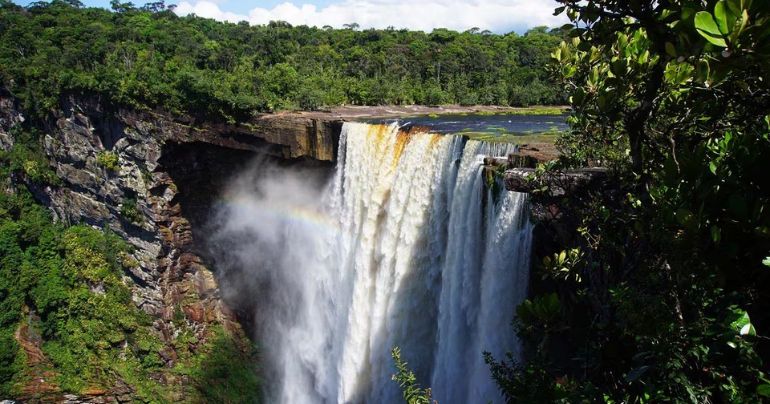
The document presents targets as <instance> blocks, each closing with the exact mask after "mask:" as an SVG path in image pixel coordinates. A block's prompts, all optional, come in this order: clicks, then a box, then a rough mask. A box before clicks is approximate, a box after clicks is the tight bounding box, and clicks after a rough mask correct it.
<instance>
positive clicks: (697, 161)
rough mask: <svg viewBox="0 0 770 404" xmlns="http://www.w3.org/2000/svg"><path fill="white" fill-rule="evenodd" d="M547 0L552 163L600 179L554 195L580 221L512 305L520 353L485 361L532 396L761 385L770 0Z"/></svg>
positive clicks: (748, 394)
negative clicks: (563, 19)
mask: <svg viewBox="0 0 770 404" xmlns="http://www.w3.org/2000/svg"><path fill="white" fill-rule="evenodd" d="M559 2H560V3H562V5H563V7H561V8H560V9H559V10H558V12H564V13H566V14H567V15H568V16H569V17H570V19H571V20H572V21H573V22H574V24H575V26H574V27H573V28H574V29H573V30H572V33H571V36H572V37H573V38H572V39H571V40H569V41H566V42H565V43H563V44H562V45H561V46H560V47H559V48H558V49H557V50H556V51H555V52H554V55H553V56H554V58H555V60H556V61H557V63H558V65H557V69H558V71H559V74H560V75H561V77H562V78H563V81H564V84H565V86H566V87H567V88H569V89H570V96H571V98H570V100H571V104H572V107H573V109H574V113H573V115H572V117H571V124H572V131H571V132H569V133H567V134H565V135H564V136H562V138H561V141H560V142H561V146H562V148H563V151H564V153H565V154H564V157H563V158H562V160H561V161H560V162H559V163H558V164H557V165H556V166H557V168H558V167H561V168H565V167H573V166H583V165H586V164H601V165H605V166H608V167H611V168H612V169H613V173H614V174H613V180H612V181H611V184H610V185H611V186H610V185H608V188H607V189H601V190H585V192H584V193H583V194H582V197H580V198H574V196H573V199H572V200H570V201H564V200H561V201H559V200H556V202H557V203H561V204H562V205H565V206H563V207H564V208H566V209H565V210H571V211H572V212H573V213H574V215H575V217H576V218H578V220H579V224H578V227H579V236H578V237H577V240H575V242H574V245H573V246H571V247H574V248H573V249H570V250H569V251H565V252H563V253H561V254H558V253H557V255H556V256H555V257H554V256H552V257H549V258H548V259H547V260H546V261H544V262H543V265H542V267H541V273H540V274H541V278H542V279H543V281H542V282H540V283H539V284H538V285H537V287H536V289H537V290H540V292H541V293H540V294H538V296H535V297H533V298H532V299H531V300H530V301H528V302H526V303H525V304H524V305H522V306H521V307H520V308H519V316H518V330H519V335H520V336H521V337H522V338H523V339H524V341H526V342H527V343H528V344H529V345H530V347H531V348H532V350H533V351H534V353H533V355H532V356H531V358H529V359H530V360H529V362H528V363H527V364H526V365H514V364H512V363H510V361H496V360H495V359H493V358H490V357H488V361H489V362H490V363H491V364H492V372H493V375H494V377H495V378H496V380H497V381H498V382H499V384H500V386H501V388H502V390H503V392H504V393H505V395H506V397H507V398H508V399H510V400H523V401H529V402H533V401H556V400H562V401H564V402H578V401H580V402H583V401H585V402H596V401H603V402H661V401H675V402H759V401H761V400H762V399H768V398H770V378H768V375H767V370H768V368H767V366H768V359H769V358H770V344H769V343H768V341H770V339H768V338H767V337H766V335H767V333H768V330H770V316H769V315H768V313H770V307H768V304H769V303H768V302H770V290H768V288H767V285H770V268H768V266H767V265H766V264H763V260H765V259H766V257H767V256H768V255H770V211H768V206H770V187H768V186H767V178H766V177H767V173H770V159H768V158H767V156H768V155H770V116H768V113H770V82H769V80H770V3H768V2H767V1H750V0H723V1H700V0H698V1H694V0H686V1H676V2H672V1H653V0H639V1H615V0H589V1H573V0H559ZM544 178H547V176H546V177H544ZM538 200H541V201H550V202H551V203H553V202H554V198H553V197H551V196H549V195H548V194H547V192H546V193H544V194H541V195H539V196H536V197H535V203H537V201H538Z"/></svg>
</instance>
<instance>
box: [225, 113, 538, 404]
mask: <svg viewBox="0 0 770 404" xmlns="http://www.w3.org/2000/svg"><path fill="white" fill-rule="evenodd" d="M513 150H514V146H513V145H509V144H493V143H485V142H479V141H473V140H467V139H465V138H462V137H459V136H448V135H439V134H434V133H427V132H417V130H412V131H411V132H405V131H401V130H399V128H398V126H397V125H395V124H393V125H369V124H363V123H345V124H344V126H343V129H342V134H341V139H340V147H339V156H338V162H337V166H336V171H335V174H334V176H333V178H332V179H331V180H330V181H329V182H328V184H326V185H325V186H324V187H317V186H316V187H314V186H311V185H308V184H307V181H308V179H307V178H306V177H305V176H304V175H302V174H301V173H299V174H298V173H291V172H285V171H284V172H278V171H276V172H274V173H269V174H264V171H265V168H264V167H261V166H258V167H256V168H255V169H254V170H252V174H248V175H247V174H243V175H241V176H240V178H238V179H236V181H234V182H233V185H232V186H231V187H230V190H229V191H228V197H227V199H228V200H229V201H231V202H230V203H226V204H223V205H222V206H221V207H220V209H219V210H218V212H217V213H216V215H215V220H214V223H216V226H215V231H214V235H213V236H212V240H213V242H214V243H217V244H218V245H219V246H220V250H222V251H224V252H225V253H226V255H227V257H228V258H227V265H225V266H226V267H229V268H236V267H237V268H239V271H241V272H240V276H241V277H242V282H249V284H253V285H255V286H254V289H255V290H253V292H252V293H253V299H254V301H255V302H256V306H258V307H259V311H258V313H256V314H255V319H256V320H255V321H256V328H257V330H256V331H255V333H256V335H257V338H258V341H259V345H260V351H261V360H262V363H261V364H260V366H261V367H262V369H263V374H264V378H265V383H264V387H265V394H266V396H267V397H266V399H267V401H268V402H280V403H396V402H400V401H402V398H401V392H400V390H399V387H398V385H397V384H396V383H395V382H393V381H392V380H391V375H392V374H393V373H394V371H395V368H394V363H393V360H392V358H391V357H390V351H391V349H392V348H393V347H396V346H398V347H400V348H401V351H402V357H403V358H404V360H406V361H408V363H409V367H410V368H411V369H412V370H414V371H415V373H416V375H417V378H418V381H419V382H420V383H421V384H423V385H425V386H430V387H431V388H432V392H433V398H434V399H436V400H438V402H439V403H442V404H443V403H447V404H449V403H486V402H490V401H491V402H500V401H502V397H501V396H500V393H499V391H498V388H497V386H496V385H495V383H494V381H493V380H492V379H491V375H490V371H489V368H488V366H487V365H486V364H485V362H484V358H483V356H482V352H491V353H492V354H493V355H495V356H496V357H498V358H499V357H502V356H503V355H504V354H505V353H506V352H511V353H512V354H513V358H514V359H520V347H519V343H518V341H517V339H516V336H515V331H514V329H513V328H512V327H511V321H512V320H513V317H514V312H515V307H516V305H517V304H518V303H519V302H520V301H522V300H523V299H524V297H525V295H526V289H527V284H528V269H529V256H530V245H531V226H530V224H529V222H528V220H527V216H528V215H527V211H526V196H525V195H523V194H517V193H513V192H506V191H504V190H499V191H494V192H499V194H496V195H493V190H492V189H490V188H489V187H487V186H486V184H485V179H484V178H483V177H484V176H483V175H482V164H481V162H482V159H483V157H484V156H505V155H507V154H508V153H510V152H512V151H513ZM254 172H262V175H257V174H254ZM493 188H494V187H493ZM498 188H499V187H498ZM223 246H224V247H223ZM231 270H232V269H231Z"/></svg>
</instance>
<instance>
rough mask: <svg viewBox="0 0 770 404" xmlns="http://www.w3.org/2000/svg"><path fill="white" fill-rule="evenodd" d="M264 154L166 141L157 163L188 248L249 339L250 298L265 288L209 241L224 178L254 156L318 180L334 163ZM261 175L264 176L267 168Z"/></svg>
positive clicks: (253, 300) (251, 323)
mask: <svg viewBox="0 0 770 404" xmlns="http://www.w3.org/2000/svg"><path fill="white" fill-rule="evenodd" d="M269 152H270V150H266V152H265V153H258V152H253V151H245V150H237V149H228V148H224V147H219V146H213V145H210V144H204V143H185V144H178V143H167V144H166V145H164V149H163V153H162V156H163V157H162V158H161V160H160V167H159V170H160V171H165V172H167V173H168V174H169V176H170V177H171V179H172V180H173V183H174V184H175V186H176V187H177V190H176V191H177V192H176V196H175V197H174V200H173V201H172V205H173V204H176V203H178V204H179V208H180V211H181V212H180V214H181V216H182V217H184V218H185V219H187V221H189V223H190V227H191V229H192V238H193V241H192V243H191V244H190V246H189V247H187V248H189V249H190V250H191V251H189V252H190V253H193V254H195V255H197V256H199V257H201V258H202V259H203V261H204V264H205V265H206V266H207V267H208V268H210V269H211V270H212V271H213V272H214V274H215V276H216V277H217V281H218V283H219V285H220V295H221V297H222V299H223V300H224V302H225V303H226V304H227V306H228V307H229V308H230V309H231V310H233V311H234V312H235V314H236V316H237V319H238V321H239V322H240V323H241V324H242V325H243V328H244V330H246V331H247V334H248V336H249V337H250V338H254V337H255V335H254V324H255V319H254V315H255V313H257V312H258V310H257V309H258V308H257V307H256V300H257V299H256V298H255V296H256V295H258V294H259V293H266V292H268V291H267V290H266V288H265V285H260V284H259V283H258V282H257V281H256V280H253V281H252V280H250V279H248V278H247V277H244V274H245V273H247V272H248V271H247V268H240V267H238V266H234V265H232V260H231V259H230V257H228V251H227V246H212V245H211V243H210V242H209V236H210V235H211V232H212V231H213V230H212V226H213V223H211V222H210V221H211V219H212V214H213V213H214V211H215V209H216V207H217V206H218V205H220V204H222V203H225V202H226V201H225V195H224V192H225V190H226V188H227V186H228V185H229V184H230V182H231V181H232V180H233V179H234V178H235V177H236V176H238V175H239V174H241V173H243V172H244V171H245V170H246V169H247V168H248V167H249V166H250V164H252V162H253V161H255V160H260V161H263V162H266V163H268V164H269V165H270V166H272V167H276V168H277V169H278V170H288V171H294V170H297V171H300V172H312V173H313V175H315V176H318V177H320V178H328V177H329V176H330V175H331V174H332V172H333V167H334V166H333V163H330V162H319V161H315V160H309V159H295V160H286V159H281V158H278V157H274V156H273V155H270V154H268V153H269ZM264 175H270V172H265V173H264ZM256 252H259V251H256ZM269 253H270V252H268V251H266V252H265V254H269Z"/></svg>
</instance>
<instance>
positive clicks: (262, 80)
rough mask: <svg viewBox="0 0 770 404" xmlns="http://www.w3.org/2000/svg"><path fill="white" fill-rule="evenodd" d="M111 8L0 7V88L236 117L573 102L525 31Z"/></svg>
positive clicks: (29, 105) (46, 98) (543, 42)
mask: <svg viewBox="0 0 770 404" xmlns="http://www.w3.org/2000/svg"><path fill="white" fill-rule="evenodd" d="M112 8H113V10H112V11H110V10H106V9H101V8H84V7H82V4H81V3H80V2H77V1H61V0H56V1H52V2H50V3H49V2H37V3H32V4H30V5H29V6H27V7H21V6H18V5H16V4H14V3H12V2H9V1H5V0H3V1H0V44H1V46H0V80H2V83H3V84H4V85H5V86H6V87H7V88H9V89H10V90H11V91H12V92H13V93H14V95H16V96H17V97H20V98H21V99H23V101H24V103H25V105H24V106H25V107H26V109H28V110H34V111H39V112H43V111H46V110H47V109H48V108H50V107H51V106H53V105H55V104H56V103H57V102H58V98H59V97H60V96H61V95H62V94H63V93H66V92H75V93H85V94H88V93H89V92H90V93H93V92H98V93H100V94H101V96H102V97H106V98H107V99H108V100H109V101H111V102H113V103H116V104H119V105H126V106H132V107H142V108H145V107H146V108H162V109H165V110H167V111H170V112H175V113H180V112H182V113H190V112H194V113H195V114H196V115H201V116H206V117H209V118H211V117H216V118H225V119H231V120H232V119H239V118H244V117H248V116H249V115H250V114H252V113H254V112H255V111H274V110H283V109H318V108H321V107H327V106H337V105H343V104H353V105H381V104H426V105H436V104H465V105H472V104H495V105H512V106H526V105H533V104H563V103H564V102H566V98H565V95H564V93H563V91H562V89H561V88H560V87H559V86H556V85H555V84H554V83H553V82H552V81H550V80H549V75H548V73H547V70H546V68H545V66H546V64H547V63H548V61H549V55H550V51H551V50H552V49H553V48H554V47H555V46H557V45H558V43H559V42H560V41H561V40H562V34H561V31H559V30H549V29H548V28H545V27H539V28H534V29H532V30H530V31H528V32H526V33H525V34H523V35H519V34H516V33H509V34H504V35H498V34H493V33H491V32H489V31H481V30H479V29H471V30H468V31H466V32H455V31H450V30H447V29H436V30H434V31H432V32H430V33H425V32H421V31H409V30H404V29H402V30H396V29H385V30H376V29H366V30H360V29H359V28H358V26H357V25H356V24H349V25H348V26H347V28H345V29H332V28H330V27H324V28H313V27H307V26H296V27H295V26H291V25H290V24H288V23H286V22H271V23H270V24H268V25H261V26H251V25H249V24H248V23H246V22H241V23H238V24H233V23H227V22H218V21H215V20H211V19H204V18H199V17H196V16H185V17H180V16H177V15H176V14H175V13H174V12H173V11H172V8H169V7H166V6H165V4H164V3H163V2H159V3H150V4H147V5H145V6H143V7H135V6H133V5H132V4H131V3H120V2H113V7H112Z"/></svg>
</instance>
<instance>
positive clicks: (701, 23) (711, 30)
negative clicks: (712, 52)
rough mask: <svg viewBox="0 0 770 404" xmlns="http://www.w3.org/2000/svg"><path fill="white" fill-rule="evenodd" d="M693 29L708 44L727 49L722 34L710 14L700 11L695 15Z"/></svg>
mask: <svg viewBox="0 0 770 404" xmlns="http://www.w3.org/2000/svg"><path fill="white" fill-rule="evenodd" d="M695 28H696V29H697V30H698V33H699V34H700V35H701V36H702V37H704V38H706V40H707V41H709V42H710V43H712V44H714V45H716V46H721V47H727V42H726V41H725V39H724V38H723V36H722V32H721V31H720V30H719V26H718V25H717V22H716V21H715V20H714V16H713V15H711V13H709V12H707V11H700V12H698V13H697V14H695Z"/></svg>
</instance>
